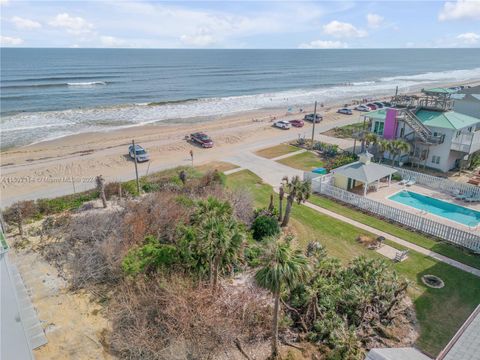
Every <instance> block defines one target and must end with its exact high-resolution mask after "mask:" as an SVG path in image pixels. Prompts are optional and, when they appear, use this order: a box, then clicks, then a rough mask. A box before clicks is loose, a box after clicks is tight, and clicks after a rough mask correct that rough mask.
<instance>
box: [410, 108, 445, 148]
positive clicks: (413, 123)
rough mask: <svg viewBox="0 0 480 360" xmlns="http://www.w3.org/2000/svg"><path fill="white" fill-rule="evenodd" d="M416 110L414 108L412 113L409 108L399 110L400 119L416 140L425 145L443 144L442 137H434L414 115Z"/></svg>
mask: <svg viewBox="0 0 480 360" xmlns="http://www.w3.org/2000/svg"><path fill="white" fill-rule="evenodd" d="M417 110H418V108H416V109H415V110H414V111H412V110H410V109H409V108H405V109H402V110H401V118H402V120H403V121H405V122H406V123H407V124H408V126H410V127H411V128H412V129H413V131H414V132H415V135H416V137H417V138H419V139H420V141H421V142H423V143H425V144H435V145H436V144H441V143H443V140H444V136H443V135H434V134H433V133H432V132H431V131H430V129H429V128H427V127H426V126H425V125H423V123H422V122H421V121H420V119H419V118H418V117H417V116H416V115H415V112H416V111H417Z"/></svg>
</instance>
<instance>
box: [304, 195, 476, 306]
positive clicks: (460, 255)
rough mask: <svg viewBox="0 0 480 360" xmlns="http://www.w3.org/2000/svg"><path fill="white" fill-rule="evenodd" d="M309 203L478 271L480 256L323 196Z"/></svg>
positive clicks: (315, 197) (315, 196)
mask: <svg viewBox="0 0 480 360" xmlns="http://www.w3.org/2000/svg"><path fill="white" fill-rule="evenodd" d="M309 201H310V202H311V203H312V204H315V205H318V206H320V207H323V208H325V209H328V210H331V211H333V212H336V213H337V214H340V215H343V216H345V217H348V218H350V219H353V220H356V221H358V222H361V223H362V224H365V225H369V226H371V227H374V228H376V229H378V230H382V231H385V232H387V233H389V234H392V235H394V236H398V237H399V238H402V239H404V240H407V241H409V242H411V243H413V244H416V245H419V246H421V247H424V248H426V249H429V250H432V251H434V252H436V253H439V254H441V255H444V256H447V257H449V258H451V259H454V260H457V261H459V262H461V263H464V264H466V265H470V266H472V267H475V268H477V269H480V256H479V255H474V254H472V253H470V252H468V251H467V250H464V249H462V248H459V247H455V246H452V245H450V244H447V243H444V242H441V241H437V240H434V239H432V238H430V237H428V236H426V235H423V234H421V233H418V232H414V231H411V230H408V229H406V228H402V227H400V226H399V225H396V224H392V223H389V222H388V221H384V220H380V219H378V218H376V217H375V216H371V215H368V214H364V213H362V212H361V211H358V210H355V209H353V208H350V207H348V206H345V205H342V204H339V203H338V202H336V201H334V200H332V199H329V198H326V197H323V196H318V195H313V196H312V197H310V199H309ZM479 302H480V300H479Z"/></svg>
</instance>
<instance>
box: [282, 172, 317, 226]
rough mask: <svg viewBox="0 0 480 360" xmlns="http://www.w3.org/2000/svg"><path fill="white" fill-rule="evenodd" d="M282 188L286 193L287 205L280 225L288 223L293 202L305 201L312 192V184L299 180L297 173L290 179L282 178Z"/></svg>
mask: <svg viewBox="0 0 480 360" xmlns="http://www.w3.org/2000/svg"><path fill="white" fill-rule="evenodd" d="M282 186H283V187H284V189H285V190H286V192H287V193H288V196H287V207H286V209H285V216H284V217H283V222H282V227H284V226H287V225H288V221H289V219H290V212H291V211H292V205H293V202H294V201H296V202H297V203H299V204H300V203H302V202H305V201H306V200H307V199H308V198H309V197H310V195H311V193H312V186H311V183H310V181H308V180H300V177H299V176H298V175H295V176H294V177H292V179H291V180H288V177H287V176H285V177H284V178H283V185H282Z"/></svg>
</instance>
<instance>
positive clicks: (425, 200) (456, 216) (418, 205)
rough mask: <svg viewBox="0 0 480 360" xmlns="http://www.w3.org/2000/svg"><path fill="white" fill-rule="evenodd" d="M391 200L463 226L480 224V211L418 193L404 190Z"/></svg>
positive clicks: (391, 197)
mask: <svg viewBox="0 0 480 360" xmlns="http://www.w3.org/2000/svg"><path fill="white" fill-rule="evenodd" d="M389 199H390V200H392V201H395V202H398V203H400V204H403V205H407V206H411V207H414V208H415V209H419V210H423V211H426V212H429V213H431V214H433V215H437V216H441V217H443V218H445V219H448V220H451V221H456V222H459V223H461V224H463V225H467V226H477V225H478V224H479V223H480V211H476V210H473V209H469V208H466V207H464V206H460V205H457V204H453V203H449V202H446V201H442V200H438V199H435V198H432V197H430V196H426V195H421V194H418V193H416V192H412V191H407V190H402V191H400V192H398V193H396V194H394V195H392V196H390V197H389Z"/></svg>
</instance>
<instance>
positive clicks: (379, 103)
mask: <svg viewBox="0 0 480 360" xmlns="http://www.w3.org/2000/svg"><path fill="white" fill-rule="evenodd" d="M373 105H376V106H377V108H378V109H383V108H384V107H385V105H384V104H383V103H381V102H380V101H375V102H374V103H373Z"/></svg>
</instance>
